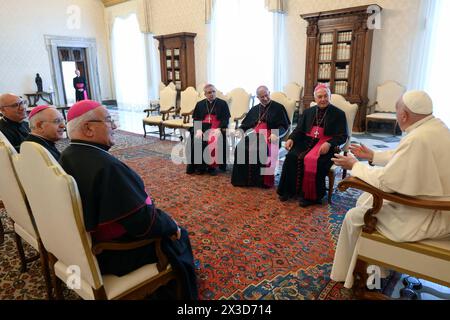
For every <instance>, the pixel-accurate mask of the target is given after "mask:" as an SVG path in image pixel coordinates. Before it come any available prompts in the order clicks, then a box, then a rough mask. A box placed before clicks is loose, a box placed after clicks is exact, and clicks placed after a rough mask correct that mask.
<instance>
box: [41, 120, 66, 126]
mask: <svg viewBox="0 0 450 320" xmlns="http://www.w3.org/2000/svg"><path fill="white" fill-rule="evenodd" d="M42 122H50V123H53V124H56V125H58V126H59V125H60V124H62V123H64V119H63V118H58V119H53V120H43V121H42Z"/></svg>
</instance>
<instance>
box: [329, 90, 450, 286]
mask: <svg viewBox="0 0 450 320" xmlns="http://www.w3.org/2000/svg"><path fill="white" fill-rule="evenodd" d="M396 112H397V121H398V124H399V126H400V128H401V129H402V131H405V132H406V135H405V136H404V137H403V138H402V140H401V141H400V143H399V145H398V147H397V148H396V149H395V150H393V151H383V152H374V151H372V150H370V149H369V148H367V147H365V146H363V145H352V146H351V148H350V150H351V151H352V153H353V154H354V155H356V156H357V157H359V158H361V159H366V160H369V164H373V165H377V166H379V167H370V166H368V165H365V164H363V163H361V162H358V161H357V160H356V158H355V157H354V156H352V155H347V156H343V155H339V154H335V157H334V158H333V159H332V160H333V161H334V163H335V164H336V165H339V166H342V167H343V168H345V169H348V170H352V172H351V174H352V176H354V177H357V178H360V179H362V180H364V181H365V182H367V183H369V184H371V185H373V186H374V187H376V188H378V189H381V190H382V191H384V192H397V193H401V194H404V195H408V196H413V197H420V198H424V199H428V200H444V201H450V167H449V165H448V163H449V162H450V148H449V147H448V146H450V130H449V129H448V128H447V127H446V126H445V124H444V123H443V122H442V121H441V120H439V119H437V118H435V117H434V116H433V115H432V113H433V104H432V101H431V99H430V97H429V96H428V94H426V93H425V92H423V91H409V92H406V93H405V94H404V95H403V96H402V98H401V99H400V100H399V101H398V102H397V105H396ZM371 203H372V196H371V195H370V194H368V193H363V194H362V195H361V196H360V198H359V199H358V202H357V203H356V207H355V208H353V209H351V210H350V211H348V212H347V214H346V215H345V219H344V222H343V224H342V227H341V232H340V235H339V240H338V243H337V247H336V253H335V256H334V262H333V268H332V270H331V279H333V280H335V281H345V284H344V286H345V287H347V288H351V287H352V285H353V275H352V274H353V269H354V267H355V262H356V256H355V255H354V254H353V253H354V250H355V246H356V242H357V240H358V238H359V235H360V233H361V229H362V226H363V225H364V214H365V212H366V211H367V210H368V209H369V208H371ZM376 218H377V219H378V221H377V225H376V228H377V230H378V231H379V232H380V233H382V234H383V235H384V236H385V237H387V238H389V239H391V240H392V241H397V242H409V241H420V240H424V239H432V238H434V239H438V238H445V237H448V236H450V212H449V211H438V210H436V211H434V210H429V209H420V208H413V207H408V206H405V205H401V204H398V203H393V202H390V201H386V200H385V201H383V206H382V208H381V210H380V211H379V212H378V213H377V215H376Z"/></svg>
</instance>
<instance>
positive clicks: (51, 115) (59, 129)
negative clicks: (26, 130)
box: [25, 106, 66, 160]
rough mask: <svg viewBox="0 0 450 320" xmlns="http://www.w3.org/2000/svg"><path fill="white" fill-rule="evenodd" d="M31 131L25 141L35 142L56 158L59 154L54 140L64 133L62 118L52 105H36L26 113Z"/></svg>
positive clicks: (60, 137)
mask: <svg viewBox="0 0 450 320" xmlns="http://www.w3.org/2000/svg"><path fill="white" fill-rule="evenodd" d="M28 120H29V122H30V128H31V133H30V135H29V136H28V137H27V138H26V139H25V141H31V142H36V143H39V144H40V145H42V146H43V147H44V148H45V149H47V150H48V151H49V152H50V153H51V154H52V156H53V157H54V158H55V159H56V160H58V159H59V157H60V156H61V154H60V152H59V150H58V149H56V146H55V142H56V141H58V140H61V139H62V137H63V135H64V128H65V127H66V125H65V124H64V118H63V117H62V115H61V113H60V112H58V110H56V108H55V107H53V106H37V107H35V108H33V110H31V112H30V114H29V115H28Z"/></svg>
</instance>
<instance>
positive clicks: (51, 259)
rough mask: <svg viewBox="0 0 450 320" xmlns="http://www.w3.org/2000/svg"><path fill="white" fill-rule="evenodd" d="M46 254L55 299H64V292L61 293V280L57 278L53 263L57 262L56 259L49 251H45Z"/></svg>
mask: <svg viewBox="0 0 450 320" xmlns="http://www.w3.org/2000/svg"><path fill="white" fill-rule="evenodd" d="M47 256H48V265H49V267H50V272H51V278H52V283H53V288H54V289H55V297H56V300H64V294H63V289H62V285H61V280H60V279H59V278H58V276H57V275H56V273H55V263H56V262H57V259H56V258H55V256H54V255H52V254H51V253H47Z"/></svg>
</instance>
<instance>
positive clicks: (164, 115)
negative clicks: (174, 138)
mask: <svg viewBox="0 0 450 320" xmlns="http://www.w3.org/2000/svg"><path fill="white" fill-rule="evenodd" d="M173 112H175V107H170V108H169V109H167V110H163V111H159V113H160V114H161V115H162V120H163V121H166V120H169V115H170V114H171V113H173Z"/></svg>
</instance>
